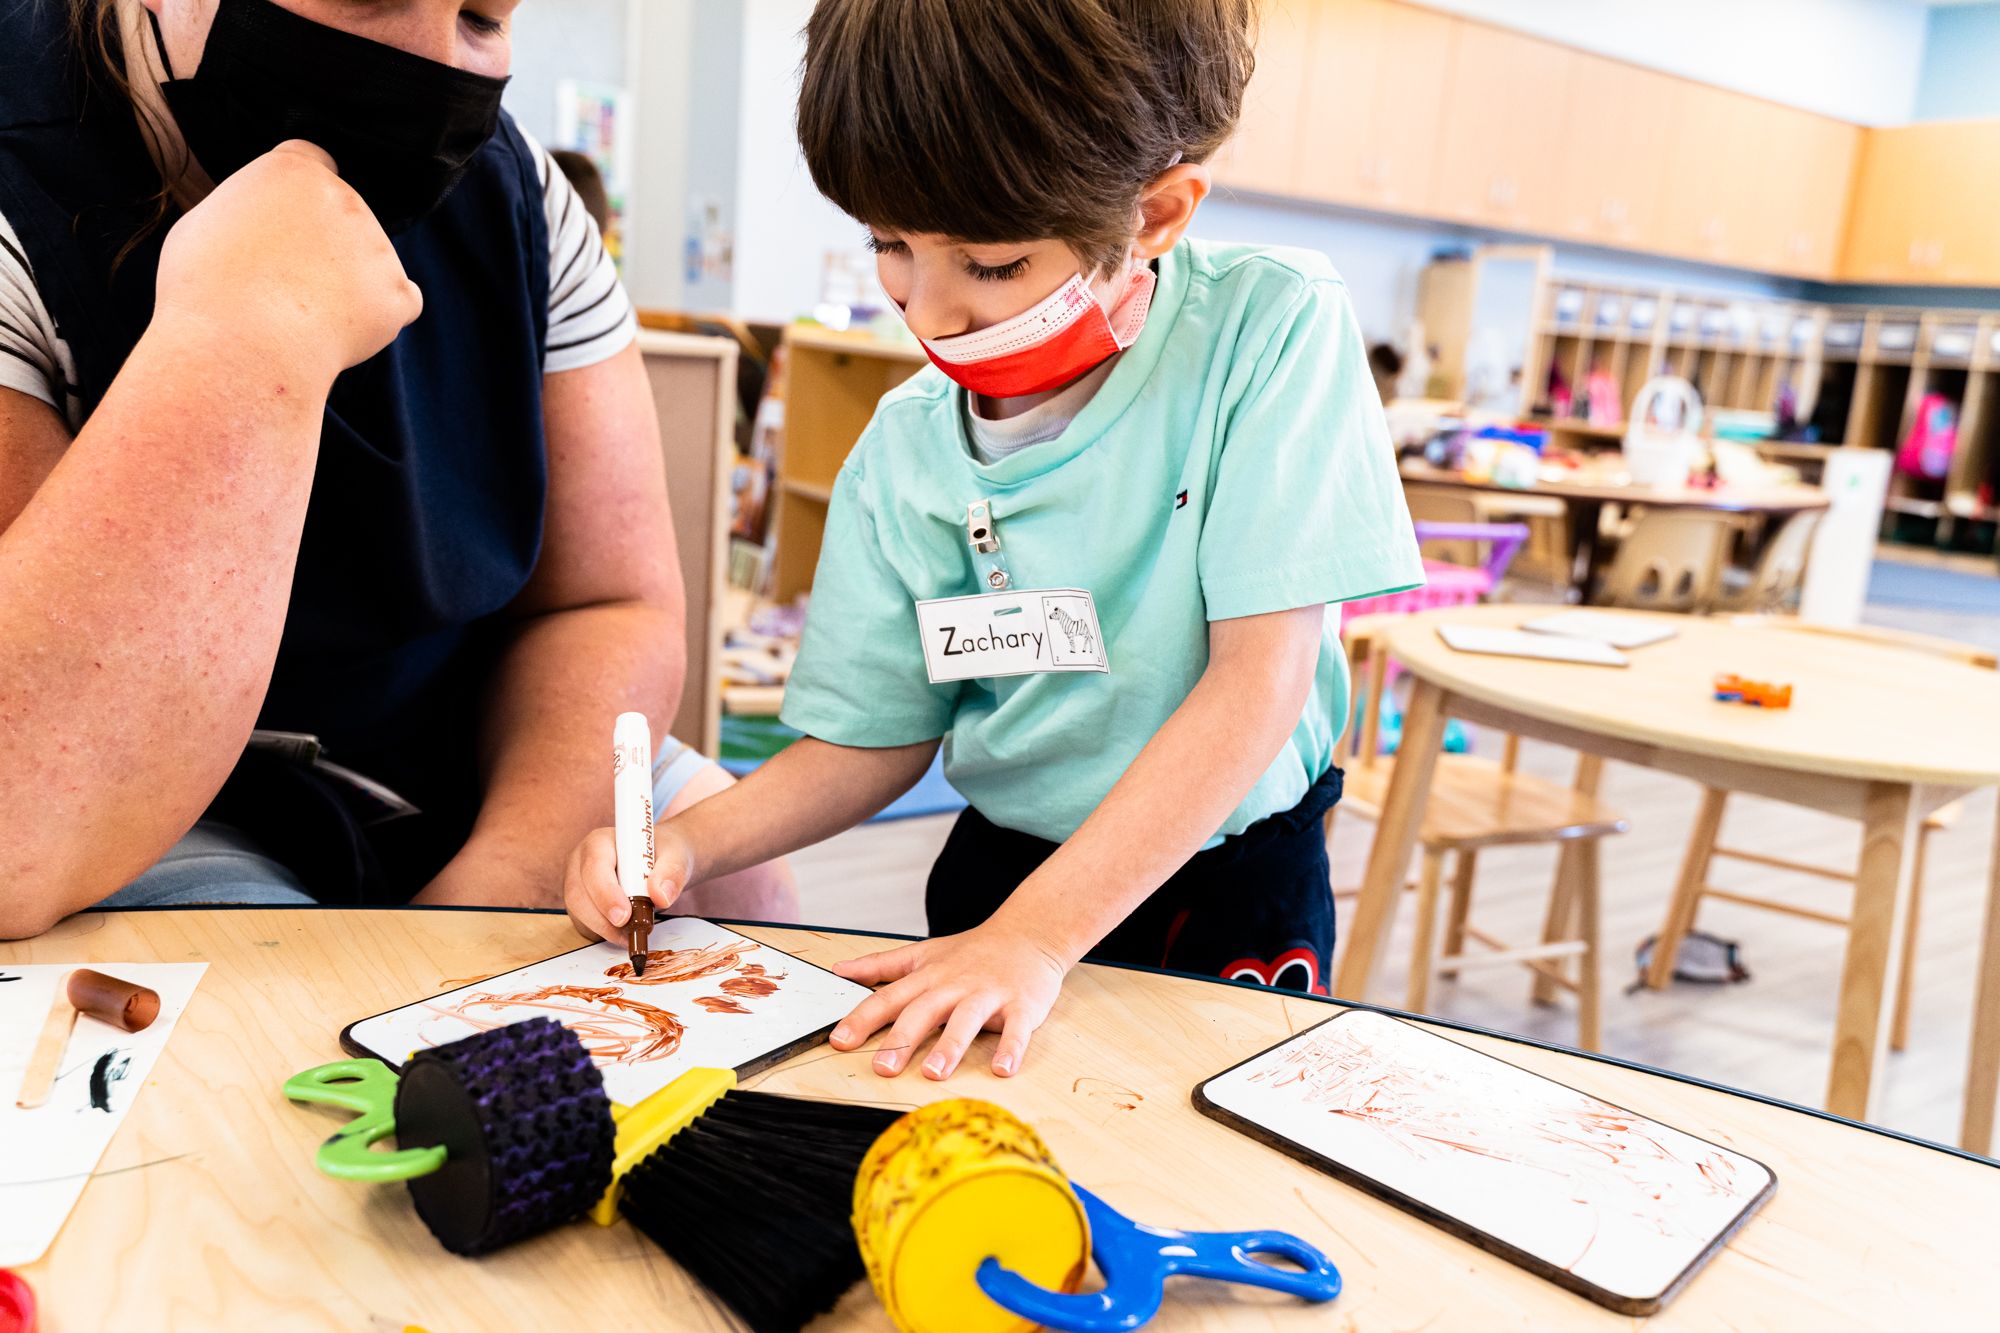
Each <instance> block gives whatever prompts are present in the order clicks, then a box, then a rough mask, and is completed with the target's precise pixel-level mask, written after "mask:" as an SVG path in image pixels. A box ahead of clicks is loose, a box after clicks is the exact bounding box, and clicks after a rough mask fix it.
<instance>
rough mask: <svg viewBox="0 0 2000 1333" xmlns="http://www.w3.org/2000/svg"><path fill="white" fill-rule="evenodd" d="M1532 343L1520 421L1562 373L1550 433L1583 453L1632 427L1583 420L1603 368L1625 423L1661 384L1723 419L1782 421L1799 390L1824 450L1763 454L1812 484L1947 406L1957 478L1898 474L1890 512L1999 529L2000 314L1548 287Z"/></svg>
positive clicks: (1534, 411)
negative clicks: (1748, 414)
mask: <svg viewBox="0 0 2000 1333" xmlns="http://www.w3.org/2000/svg"><path fill="white" fill-rule="evenodd" d="M1532 331H1533V336H1532V338H1531V339H1530V341H1529V349H1528V356H1527V361H1526V364H1525V366H1524V367H1523V373H1522V403H1521V407H1522V411H1523V412H1524V413H1527V414H1529V415H1539V416H1541V417H1544V418H1548V417H1549V410H1548V409H1549V402H1548V382H1549V372H1550V369H1551V367H1554V368H1557V369H1560V370H1561V372H1562V374H1563V377H1564V378H1565V379H1566V380H1567V381H1568V382H1569V385H1570V387H1571V389H1572V391H1573V394H1574V399H1573V407H1572V412H1573V415H1571V416H1568V417H1564V418H1560V419H1551V420H1550V424H1551V425H1552V426H1553V427H1554V428H1555V429H1557V430H1558V432H1559V433H1561V434H1563V435H1565V436H1566V437H1570V438H1572V439H1576V440H1579V441H1582V442H1585V443H1588V442H1589V441H1590V440H1591V439H1592V438H1598V439H1604V440H1615V439H1617V438H1619V437H1621V436H1622V435H1623V434H1624V421H1623V420H1622V419H1621V420H1619V421H1616V422H1603V421H1596V422H1587V421H1585V420H1584V419H1583V416H1582V414H1583V413H1584V412H1585V411H1586V410H1587V407H1588V401H1587V396H1586V394H1585V392H1584V388H1585V382H1586V380H1587V378H1588V376H1589V375H1590V374H1591V373H1592V372H1593V371H1595V370H1600V369H1601V370H1603V371H1605V372H1606V373H1608V374H1610V375H1611V376H1612V377H1613V378H1614V379H1615V380H1616V381H1617V382H1618V386H1619V394H1620V398H1619V401H1620V403H1621V405H1622V408H1623V411H1624V413H1629V412H1630V410H1631V406H1632V402H1633V399H1634V398H1635V397H1636V396H1637V395H1638V392H1639V389H1640V386H1642V385H1643V384H1644V383H1645V382H1646V381H1647V380H1648V379H1649V378H1651V377H1652V376H1654V375H1656V374H1672V375H1679V376H1681V377H1682V378H1684V379H1687V380H1689V381H1691V382H1692V383H1693V384H1694V385H1695V387H1696V388H1697V389H1698V390H1700V392H1701V396H1702V401H1703V402H1704V403H1706V404H1707V405H1708V406H1710V407H1713V408H1733V409H1745V410H1751V411H1761V412H1770V411H1775V410H1776V408H1777V405H1778V400H1779V396H1780V394H1781V392H1782V391H1783V390H1784V389H1785V388H1786V387H1787V386H1789V387H1790V388H1791V390H1792V393H1793V396H1794V400H1795V403H1796V411H1797V414H1798V417H1799V419H1800V420H1801V421H1809V422H1812V423H1814V424H1816V425H1818V426H1819V427H1820V432H1821V443H1819V444H1817V445H1814V444H1792V443H1779V442H1773V443H1771V444H1768V445H1765V446H1762V447H1763V450H1764V452H1765V453H1766V454H1768V455H1769V456H1771V457H1773V458H1776V459H1779V460H1782V461H1784V462H1788V463H1792V464H1794V465H1797V466H1800V467H1801V468H1802V470H1804V471H1805V472H1807V473H1808V474H1811V473H1812V472H1814V471H1815V470H1816V469H1815V464H1816V463H1817V461H1818V460H1819V459H1820V458H1821V457H1823V455H1824V454H1825V452H1826V451H1827V450H1828V449H1831V448H1836V447H1841V448H1851V449H1893V448H1895V447H1896V446H1897V445H1898V444H1900V443H1901V441H1902V439H1903V437H1904V436H1905V435H1906V434H1907V433H1908V432H1909V429H1910V426H1911V423H1912V421H1913V420H1914V419H1915V414H1916V411H1917V406H1918V404H1919V403H1920V402H1922V400H1923V398H1924V397H1925V395H1927V394H1932V393H1936V394H1941V395H1942V396H1944V397H1945V398H1947V399H1949V400H1950V401H1951V402H1953V403H1954V404H1956V406H1957V408H1958V412H1959V427H1958V450H1957V452H1956V453H1955V454H1954V455H1953V458H1952V465H1951V473H1950V476H1949V477H1948V478H1947V479H1946V480H1945V482H1944V484H1943V485H1942V487H1932V488H1928V489H1926V488H1924V487H1922V486H1920V485H1919V484H1918V483H1915V482H1913V481H1912V480H1911V479H1910V478H1907V477H1904V476H1902V475H1900V474H1899V475H1897V476H1896V477H1895V479H1894V481H1893V482H1892V484H1891V488H1890V497H1889V508H1890V510H1891V512H1892V513H1894V514H1899V515H1905V516H1912V517H1917V518H1922V519H1936V520H1941V521H1943V522H1944V523H1946V524H1947V525H1950V524H1959V523H1968V522H1969V523H1990V522H1992V521H1993V520H1994V518H1995V510H1996V506H1995V495H1996V491H2000V484H1996V483H2000V313H1982V312H1979V311H1967V310H1921V309H1903V308H1881V307H1856V306H1828V305H1816V304H1812V303H1808V302H1800V301H1775V300H1746V299H1743V298H1737V297H1726V296H1717V295H1713V294H1707V293H1701V292H1689V291H1676V290H1672V289H1668V288H1657V287H1653V288H1649V287H1638V286H1631V285H1622V284H1611V283H1599V282H1594V281H1588V280H1582V279H1576V278H1567V277H1563V276H1561V275H1552V276H1550V277H1549V278H1547V279H1546V280H1545V281H1543V282H1542V283H1541V285H1540V286H1539V288H1538V289H1537V293H1536V299H1535V303H1534V313H1533V329H1532ZM1621 415H1622V414H1621Z"/></svg>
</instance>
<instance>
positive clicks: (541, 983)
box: [340, 916, 869, 1106]
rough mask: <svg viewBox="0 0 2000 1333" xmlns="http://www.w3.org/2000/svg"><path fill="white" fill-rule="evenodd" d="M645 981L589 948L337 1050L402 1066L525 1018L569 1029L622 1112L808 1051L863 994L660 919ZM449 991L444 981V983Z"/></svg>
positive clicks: (425, 1003) (684, 923) (463, 993)
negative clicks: (686, 1086)
mask: <svg viewBox="0 0 2000 1333" xmlns="http://www.w3.org/2000/svg"><path fill="white" fill-rule="evenodd" d="M649 945H650V953H651V961H650V962H649V963H648V964H647V967H646V975H645V977H644V979H643V980H634V979H632V977H631V975H630V974H631V970H632V969H631V964H630V963H628V962H627V961H626V958H625V951H624V950H623V949H620V948H618V947H617V946H615V945H611V944H593V945H587V946H585V947H584V948H581V949H577V950H575V951H574V952H571V953H566V954H560V955H558V956H556V957H554V958H549V959H545V960H543V961H542V962H539V963H530V964H529V965H528V966H526V967H523V968H518V969H516V970H515V971H512V972H506V973H502V974H501V975H499V976H496V977H489V978H487V979H486V980H484V981H480V982H476V983H474V984H472V985H469V986H460V987H458V988H457V989H456V990H451V991H447V992H446V993H445V994H442V995H438V996H434V997H433V998H431V999H428V1000H422V1001H419V1002H418V1003H416V1004H410V1005H405V1006H403V1007H402V1008H400V1009H392V1010H390V1011H389V1012H388V1013H386V1014H377V1015H376V1016H375V1017H373V1018H364V1019H362V1020H361V1021H360V1022H358V1023H354V1024H351V1025H349V1027H348V1029H347V1030H346V1031H345V1032H343V1033H341V1034H340V1035H341V1044H342V1045H344V1046H346V1047H347V1048H348V1049H349V1050H352V1051H355V1052H356V1053H358V1054H361V1055H372V1056H375V1057H376V1058H378V1059H380V1060H382V1061H384V1062H385V1063H387V1064H390V1065H393V1066H395V1067H397V1068H401V1067H402V1065H403V1062H404V1061H406V1060H408V1059H409V1057H410V1056H411V1055H412V1054H413V1053H414V1052H416V1051H419V1050H422V1049H424V1048H426V1047H430V1046H442V1045H444V1044H445V1043H446V1042H451V1041H457V1040H458V1039H459V1038H461V1037H469V1036H471V1035H473V1034H474V1033H476V1032H484V1031H488V1030H490V1029H492V1028H496V1027H504V1026H506V1025H507V1024H509V1023H519V1022H521V1021H523V1020H525V1019H529V1018H553V1019H555V1020H556V1021H558V1022H560V1023H562V1024H563V1025H564V1026H565V1027H567V1028H569V1029H570V1030H571V1031H573V1032H575V1033H576V1034H577V1035H578V1036H579V1037H580V1038H582V1040H583V1044H584V1046H585V1047H586V1048H587V1049H588V1050H589V1051H590V1053H591V1055H592V1056H593V1058H594V1059H595V1060H596V1061H597V1067H598V1068H599V1069H600V1070H602V1071H603V1074H604V1090H605V1092H606V1093H608V1094H609V1095H610V1097H611V1100H613V1101H614V1102H617V1103H619V1104H621V1105H624V1106H631V1105H634V1104H636V1103H637V1102H640V1101H643V1100H644V1099H645V1098H646V1097H647V1095H648V1094H650V1093H653V1092H657V1091H658V1090H659V1089H661V1088H663V1087H665V1086H666V1085H667V1084H669V1083H671V1082H673V1081H674V1079H675V1078H677V1077H679V1076H680V1075H681V1074H683V1073H685V1072H686V1071H688V1070H690V1069H695V1068H710V1069H734V1070H736V1071H737V1072H738V1073H749V1072H751V1071H753V1070H755V1069H759V1068H762V1067H763V1066H764V1065H766V1064H769V1063H771V1062H772V1061H774V1060H778V1059H782V1058H784V1057H785V1056H786V1055H789V1054H790V1053H791V1052H793V1051H795V1050H798V1049H801V1048H803V1047H804V1046H807V1045H810V1044H811V1043H813V1042H815V1041H817V1040H818V1039H819V1038H820V1037H822V1036H823V1035H824V1034H825V1033H826V1030H827V1029H828V1028H830V1027H832V1026H833V1025H834V1024H835V1023H837V1022H838V1021H840V1020H841V1019H842V1018H844V1017H846V1016H847V1013H848V1011H849V1010H851V1009H853V1008H854V1006H855V1005H857V1004H859V1003H860V1002H861V1001H862V1000H864V999H866V998H867V997H868V994H869V992H868V988H867V987H865V986H860V985H857V984H855V983H854V982H852V981H845V980H843V979H841V978H840V977H837V976H835V975H834V974H833V973H831V972H828V971H826V970H825V969H823V968H818V967H814V966H813V965H812V964H811V963H807V962H802V961H800V960H799V959H797V958H795V957H793V956H792V955H791V954H788V953H784V952H782V951H781V950H778V949H774V948H772V947H771V946H770V945H768V944H759V943H757V942H756V941H755V940H752V939H749V938H747V937H745V936H742V935H739V934H737V933H736V932H735V931H733V930H728V929H725V928H724V927H722V926H718V925H716V924H715V923H714V922H712V921H703V920H700V919H698V918H695V917H686V916H676V917H662V918H661V919H660V923H659V925H657V926H655V927H654V928H653V933H652V938H651V939H650V941H649ZM439 984H440V985H448V984H450V983H448V982H440V983H439Z"/></svg>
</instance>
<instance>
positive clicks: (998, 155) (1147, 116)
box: [798, 0, 1255, 268]
mask: <svg viewBox="0 0 2000 1333" xmlns="http://www.w3.org/2000/svg"><path fill="white" fill-rule="evenodd" d="M1254 8H1255V0H819V3H818V4H817V5H815V6H814V7H813V13H812V18H811V19H810V20H809V21H808V22H807V24H806V58H805V70H804V74H803V77H802V79H801V81H800V86H799V110H798V131H799V146H800V147H801V148H803V149H804V150H805V158H806V165H807V166H808V167H809V168H810V169H811V170H812V177H813V182H814V184H816V185H818V186H819V189H820V192H821V193H822V194H824V195H826V197H827V198H829V199H831V200H832V201H833V202H834V203H836V204H838V205H839V206H840V207H841V208H842V209H843V210H845V211H846V212H848V213H849V214H851V215H853V216H854V217H856V218H858V219H860V220H861V221H862V222H863V223H866V224H867V225H869V226H872V227H880V228H883V229H884V230H888V231H896V232H913V233H929V234H936V235H944V236H950V237H952V238H954V239H957V240H961V241H970V242H973V243H975V244H992V243H996V242H1006V241H1036V240H1047V239H1055V240H1061V241H1065V242H1067V243H1068V244H1069V245H1070V247H1071V248H1072V249H1074V250H1076V252H1077V253H1078V254H1079V255H1081V256H1082V257H1083V258H1084V259H1085V261H1086V263H1087V264H1090V265H1093V266H1096V267H1098V268H1103V267H1106V266H1108V265H1111V264H1114V263H1116V262H1117V261H1118V259H1119V258H1120V257H1122V255H1123V253H1124V251H1125V247H1126V246H1128V245H1129V244H1130V243H1131V241H1132V236H1133V233H1134V225H1133V209H1134V207H1135V206H1136V204H1137V202H1138V199H1139V195H1140V192H1141V191H1142V190H1143V189H1144V188H1145V186H1146V185H1147V184H1148V183H1149V182H1150V181H1151V180H1152V179H1153V178H1154V177H1156V176H1158V175H1159V174H1160V173H1161V172H1162V171H1165V170H1166V169H1167V167H1168V166H1169V165H1171V164H1172V163H1173V161H1174V160H1175V155H1176V154H1179V155H1180V157H1181V159H1182V160H1185V161H1189V162H1200V161H1203V160H1205V159H1206V158H1207V157H1208V156H1209V155H1210V154H1212V153H1213V152H1214V151H1215V150H1216V149H1217V148H1218V147H1220V146H1221V145H1222V142H1223V141H1224V140H1225V139H1227V138H1228V137H1229V133H1230V131H1231V130H1232V129H1233V128H1235V125H1236V117H1237V113H1238V112H1239V111H1240V110H1241V108H1242V105H1243V86H1244V84H1245V83H1247V82H1248V81H1249V79H1250V72H1251V70H1252V69H1253V68H1254V67H1255V58H1254V56H1253V55H1252V54H1251V41H1252V32H1251V28H1252V23H1253V10H1254Z"/></svg>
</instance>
